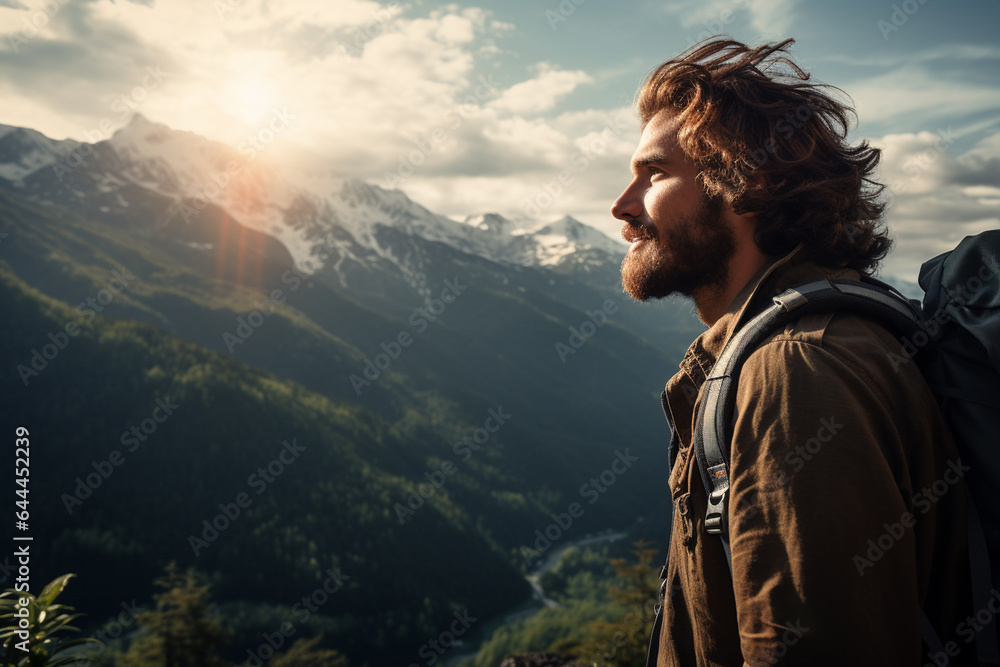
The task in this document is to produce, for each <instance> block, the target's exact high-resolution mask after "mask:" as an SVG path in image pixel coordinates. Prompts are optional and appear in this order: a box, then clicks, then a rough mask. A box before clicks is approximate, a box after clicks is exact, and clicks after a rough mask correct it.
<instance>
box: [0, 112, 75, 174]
mask: <svg viewBox="0 0 1000 667" xmlns="http://www.w3.org/2000/svg"><path fill="white" fill-rule="evenodd" d="M78 145H79V142H77V141H72V140H69V139H67V140H63V141H59V140H56V139H49V138H48V137H46V136H45V135H44V134H42V133H41V132H37V131H35V130H30V129H27V128H20V127H11V126H10V125H0V178H3V179H6V180H8V181H20V180H21V179H23V178H24V177H25V176H28V175H29V174H31V173H33V172H35V171H38V170H39V169H42V168H44V167H46V166H49V165H51V164H54V163H55V162H56V161H58V160H60V159H62V158H64V157H65V156H66V155H68V154H69V153H70V152H71V151H72V150H73V149H75V148H76V147H77V146H78Z"/></svg>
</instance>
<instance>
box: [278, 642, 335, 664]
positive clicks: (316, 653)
mask: <svg viewBox="0 0 1000 667" xmlns="http://www.w3.org/2000/svg"><path fill="white" fill-rule="evenodd" d="M322 637H323V635H317V636H315V637H313V638H312V639H299V640H298V641H296V642H295V643H294V644H293V645H292V647H291V648H290V649H288V651H287V652H286V653H279V654H278V655H276V656H274V658H273V659H272V660H271V663H270V666H269V667H347V658H345V657H344V656H342V655H341V654H340V653H338V652H337V651H331V650H328V649H319V650H315V649H314V648H313V647H314V646H316V644H318V643H319V642H320V640H321V639H322Z"/></svg>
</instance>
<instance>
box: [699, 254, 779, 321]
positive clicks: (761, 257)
mask: <svg viewBox="0 0 1000 667" xmlns="http://www.w3.org/2000/svg"><path fill="white" fill-rule="evenodd" d="M771 259H772V258H771V257H769V256H768V255H765V254H764V253H762V252H761V251H760V249H759V248H758V247H757V245H756V244H755V243H753V242H750V243H749V244H746V243H744V244H741V245H740V246H738V248H737V251H736V253H735V254H734V255H733V257H732V259H731V260H730V262H729V270H728V272H727V274H726V276H727V279H726V281H725V282H724V283H723V284H721V285H712V286H710V287H705V288H702V289H701V290H696V291H695V293H694V295H693V296H694V305H695V310H696V311H697V312H698V319H700V320H701V321H702V322H704V323H705V325H706V326H708V327H711V326H712V325H714V324H715V323H716V322H718V321H719V318H720V317H722V316H723V315H725V314H726V311H727V310H729V306H730V305H731V304H732V303H733V300H734V299H736V297H737V295H739V293H740V291H741V290H742V289H743V288H744V287H746V285H747V283H748V282H750V280H751V279H752V278H753V277H754V276H755V275H757V272H758V271H760V268H761V267H762V266H764V265H765V264H766V263H767V262H769V261H771Z"/></svg>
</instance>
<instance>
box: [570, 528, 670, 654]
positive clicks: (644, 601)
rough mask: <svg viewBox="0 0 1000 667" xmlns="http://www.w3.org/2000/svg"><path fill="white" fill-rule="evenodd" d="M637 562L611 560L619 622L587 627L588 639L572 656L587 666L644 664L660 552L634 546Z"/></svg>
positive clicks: (610, 588)
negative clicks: (650, 609)
mask: <svg viewBox="0 0 1000 667" xmlns="http://www.w3.org/2000/svg"><path fill="white" fill-rule="evenodd" d="M632 553H633V554H634V555H635V557H636V560H635V562H632V563H630V562H628V561H626V560H625V559H624V558H612V559H611V564H612V565H613V566H614V568H615V573H616V574H617V575H618V580H619V582H620V584H619V585H611V586H608V598H609V599H610V600H611V601H612V602H613V603H614V604H615V605H616V606H617V607H618V608H619V614H618V616H617V619H618V620H616V621H614V622H606V621H595V622H593V623H590V624H588V626H587V639H586V640H584V641H583V642H582V643H581V644H580V645H579V646H578V647H569V646H567V647H564V648H565V649H569V648H572V651H571V652H572V654H573V656H574V657H575V658H576V659H577V660H578V661H579V662H580V663H581V664H584V665H597V666H599V667H604V666H608V667H633V666H634V665H642V664H645V660H646V650H647V648H648V643H649V630H650V623H651V621H652V619H650V618H648V615H649V613H648V610H649V608H650V606H651V604H650V603H651V602H652V600H654V599H655V597H656V591H657V588H656V581H655V575H656V570H655V569H654V568H653V564H652V563H653V558H654V557H655V556H656V554H657V549H656V548H655V547H651V546H650V543H649V542H646V541H644V540H640V541H638V542H636V543H635V550H634V551H632Z"/></svg>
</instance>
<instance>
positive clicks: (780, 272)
mask: <svg viewBox="0 0 1000 667" xmlns="http://www.w3.org/2000/svg"><path fill="white" fill-rule="evenodd" d="M816 278H829V279H834V278H848V279H853V280H858V279H859V275H858V273H857V271H854V270H852V269H835V268H829V267H824V266H821V265H819V264H817V263H816V262H814V261H812V260H809V259H807V258H806V253H805V250H804V246H803V245H802V244H800V245H799V246H798V247H796V248H795V249H794V250H792V251H791V252H790V253H788V254H787V255H785V256H783V257H779V258H776V259H773V260H771V261H770V262H768V263H767V264H765V265H764V266H762V267H761V268H760V270H758V271H757V273H756V274H755V275H754V277H753V278H751V279H750V280H749V281H748V282H747V284H746V285H745V286H744V287H743V289H742V290H740V293H739V294H737V295H736V298H735V299H733V302H732V303H731V304H730V305H729V308H728V309H727V310H726V313H725V314H724V315H723V316H722V317H720V318H719V320H718V321H717V322H716V323H715V324H713V325H712V326H711V327H710V328H709V329H708V330H707V331H705V332H704V333H702V334H701V335H700V336H698V338H696V339H695V341H694V342H693V343H692V344H691V346H690V347H689V348H688V351H687V353H686V354H685V355H684V358H683V359H682V360H681V363H680V369H681V371H683V372H685V373H686V374H687V375H688V376H689V377H690V378H691V380H692V381H693V382H694V384H695V386H701V383H702V382H704V380H705V378H706V377H707V376H708V374H709V373H710V372H711V370H712V366H714V365H715V361H716V359H718V357H719V355H720V354H721V353H722V350H723V348H724V347H725V345H726V343H727V342H728V341H729V339H730V338H731V337H732V335H733V334H734V333H735V332H736V330H737V329H738V328H739V327H740V326H742V325H743V324H744V323H745V321H746V320H748V319H749V318H750V317H752V316H753V315H755V314H756V313H757V312H758V311H759V310H760V308H761V303H762V302H764V303H766V302H769V301H770V299H771V297H773V296H775V295H777V294H780V293H781V292H783V291H785V290H786V289H788V288H789V287H792V286H794V285H798V284H802V283H805V282H808V281H809V280H814V279H816Z"/></svg>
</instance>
